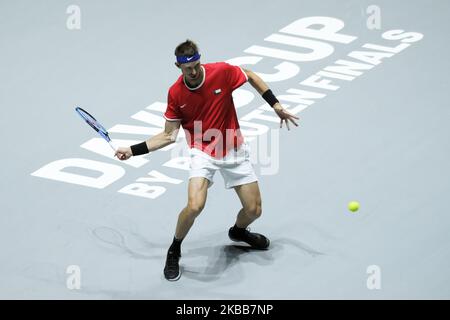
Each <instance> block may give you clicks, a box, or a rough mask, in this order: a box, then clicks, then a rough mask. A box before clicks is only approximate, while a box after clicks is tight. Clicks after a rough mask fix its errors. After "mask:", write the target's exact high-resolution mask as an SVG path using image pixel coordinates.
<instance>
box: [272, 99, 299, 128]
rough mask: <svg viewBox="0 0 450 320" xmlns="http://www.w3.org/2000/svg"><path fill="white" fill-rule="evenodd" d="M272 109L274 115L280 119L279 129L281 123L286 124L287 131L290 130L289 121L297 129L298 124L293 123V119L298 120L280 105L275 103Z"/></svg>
mask: <svg viewBox="0 0 450 320" xmlns="http://www.w3.org/2000/svg"><path fill="white" fill-rule="evenodd" d="M273 109H274V110H275V112H276V114H277V115H278V116H279V117H280V128H282V127H283V121H285V122H286V127H287V129H288V130H290V128H289V121H290V122H292V123H293V124H294V125H295V126H296V127H298V124H297V122H295V120H294V119H296V120H298V119H299V118H298V117H296V116H294V115H293V114H291V113H289V112H288V111H286V110H285V109H283V107H282V106H281V104H279V103H275V104H274V105H273Z"/></svg>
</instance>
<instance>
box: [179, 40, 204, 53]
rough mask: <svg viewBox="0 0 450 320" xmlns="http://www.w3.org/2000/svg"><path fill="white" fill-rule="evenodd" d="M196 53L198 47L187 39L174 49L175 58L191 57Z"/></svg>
mask: <svg viewBox="0 0 450 320" xmlns="http://www.w3.org/2000/svg"><path fill="white" fill-rule="evenodd" d="M196 52H198V47H197V45H196V44H195V42H194V41H192V40H189V39H187V40H186V41H185V42H183V43H180V44H179V45H178V46H177V47H176V48H175V55H176V56H188V57H189V56H193V55H194V54H195V53H196Z"/></svg>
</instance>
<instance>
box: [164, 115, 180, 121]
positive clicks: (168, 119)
mask: <svg viewBox="0 0 450 320" xmlns="http://www.w3.org/2000/svg"><path fill="white" fill-rule="evenodd" d="M163 117H164V119H166V120H167V121H181V119H170V118H167V117H166V115H163Z"/></svg>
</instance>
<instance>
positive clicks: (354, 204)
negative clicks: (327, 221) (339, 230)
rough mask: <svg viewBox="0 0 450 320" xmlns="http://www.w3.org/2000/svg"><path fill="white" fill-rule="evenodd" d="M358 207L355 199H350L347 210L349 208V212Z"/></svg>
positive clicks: (354, 210) (356, 209)
mask: <svg viewBox="0 0 450 320" xmlns="http://www.w3.org/2000/svg"><path fill="white" fill-rule="evenodd" d="M358 209H359V203H358V202H356V201H350V202H349V203H348V210H350V211H351V212H356V211H358Z"/></svg>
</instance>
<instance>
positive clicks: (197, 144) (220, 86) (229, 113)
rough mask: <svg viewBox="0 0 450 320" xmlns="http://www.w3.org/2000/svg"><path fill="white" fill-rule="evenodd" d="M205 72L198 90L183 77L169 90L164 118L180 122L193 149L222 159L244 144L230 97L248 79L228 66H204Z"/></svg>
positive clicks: (220, 63)
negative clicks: (186, 82) (190, 85)
mask: <svg viewBox="0 0 450 320" xmlns="http://www.w3.org/2000/svg"><path fill="white" fill-rule="evenodd" d="M202 68H203V71H204V77H203V81H202V83H201V84H199V85H198V87H196V88H190V87H188V86H187V85H186V84H185V82H184V77H183V75H181V76H180V77H179V78H178V80H177V81H176V82H175V83H174V84H173V85H172V86H171V87H170V89H169V94H168V98H167V110H166V112H165V113H164V118H165V119H166V120H168V121H181V125H182V127H183V129H184V131H185V133H186V141H187V143H188V145H189V147H190V148H198V149H200V150H201V151H203V152H205V153H207V154H208V155H210V156H212V157H215V158H219V159H220V158H223V157H224V156H225V155H226V154H227V151H228V150H230V149H232V148H235V149H237V148H238V147H239V146H240V145H241V144H242V142H243V141H244V138H243V136H242V134H241V132H240V129H239V122H238V118H237V114H236V108H235V106H234V103H233V97H232V96H231V94H232V92H233V91H234V90H236V89H237V88H239V87H240V86H241V85H243V84H244V83H245V82H247V80H248V78H247V75H246V74H245V73H244V71H243V70H242V69H241V68H240V67H237V66H232V65H230V64H228V63H226V62H217V63H207V64H202Z"/></svg>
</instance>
